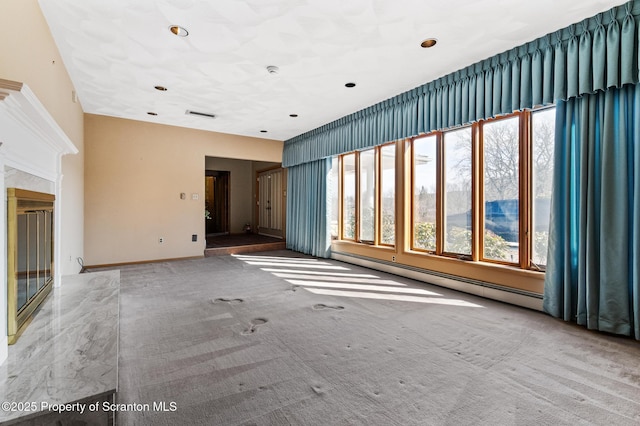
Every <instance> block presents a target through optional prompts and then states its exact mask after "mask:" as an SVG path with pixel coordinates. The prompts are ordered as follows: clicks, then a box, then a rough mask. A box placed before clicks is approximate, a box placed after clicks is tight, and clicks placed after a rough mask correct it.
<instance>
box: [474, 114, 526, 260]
mask: <svg viewBox="0 0 640 426" xmlns="http://www.w3.org/2000/svg"><path fill="white" fill-rule="evenodd" d="M481 130H482V133H481V135H482V139H481V140H482V166H483V167H482V182H483V188H482V191H483V193H482V199H483V200H484V204H483V206H484V217H483V218H482V219H483V230H484V232H483V238H482V240H483V247H482V248H483V251H482V253H483V258H484V259H487V260H497V261H502V262H507V263H516V264H518V263H520V251H519V242H520V219H519V208H518V207H519V200H520V137H519V133H520V132H519V130H520V117H519V116H518V115H516V116H511V117H508V118H503V119H498V120H491V121H487V122H484V123H482V124H481Z"/></svg>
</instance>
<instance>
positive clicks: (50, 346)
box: [0, 271, 120, 424]
mask: <svg viewBox="0 0 640 426" xmlns="http://www.w3.org/2000/svg"><path fill="white" fill-rule="evenodd" d="M119 298H120V272H119V271H106V272H96V273H87V274H79V275H71V276H64V277H63V279H62V285H61V286H60V287H56V288H54V289H53V291H52V292H51V294H50V295H49V297H48V298H47V299H46V300H45V301H44V302H43V303H42V305H41V306H40V308H39V309H38V310H37V311H36V312H35V313H34V315H33V317H32V323H31V325H30V326H29V327H28V328H27V329H26V330H25V331H24V333H23V334H22V336H21V337H20V339H19V340H18V341H17V342H16V344H15V345H13V346H11V347H10V348H9V356H8V359H7V360H6V361H5V363H4V364H3V365H2V366H0V401H8V402H16V403H25V402H28V403H30V404H31V405H30V406H29V407H28V410H24V409H22V410H15V411H12V410H9V411H6V410H4V408H7V407H4V406H3V409H2V410H0V424H11V423H14V421H21V420H26V419H29V418H34V417H38V416H40V415H43V414H50V413H48V411H47V410H46V406H47V404H48V405H49V406H51V405H54V404H66V403H74V402H79V401H87V400H96V399H97V398H106V399H109V398H113V395H114V394H115V392H116V390H117V386H118V330H119V325H118V321H119ZM34 403H35V404H34ZM15 408H24V407H15ZM34 408H35V410H34ZM43 408H44V410H43ZM18 419H19V420H18ZM5 422H6V423H5Z"/></svg>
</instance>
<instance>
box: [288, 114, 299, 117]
mask: <svg viewBox="0 0 640 426" xmlns="http://www.w3.org/2000/svg"><path fill="white" fill-rule="evenodd" d="M297 116H298V114H289V117H297Z"/></svg>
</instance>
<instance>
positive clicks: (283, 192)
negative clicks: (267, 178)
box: [254, 165, 287, 240]
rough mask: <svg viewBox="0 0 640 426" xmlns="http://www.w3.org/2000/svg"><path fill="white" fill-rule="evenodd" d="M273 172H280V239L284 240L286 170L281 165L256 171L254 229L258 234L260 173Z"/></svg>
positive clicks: (285, 229) (285, 225)
mask: <svg viewBox="0 0 640 426" xmlns="http://www.w3.org/2000/svg"><path fill="white" fill-rule="evenodd" d="M275 170H282V237H280V238H282V239H283V240H284V239H285V235H286V232H287V169H285V168H284V167H282V166H281V165H278V166H272V167H267V168H265V169H260V170H256V176H255V179H256V192H255V194H254V198H255V204H254V207H255V215H254V217H255V222H254V223H255V224H256V227H255V228H256V233H257V234H260V175H261V174H262V173H266V172H271V171H275ZM270 236H271V235H270ZM276 238H278V237H276Z"/></svg>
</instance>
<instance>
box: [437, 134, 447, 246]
mask: <svg viewBox="0 0 640 426" xmlns="http://www.w3.org/2000/svg"><path fill="white" fill-rule="evenodd" d="M443 139H444V138H443V137H442V132H438V133H437V135H436V254H442V253H443V251H444V235H445V233H444V229H443V228H444V222H445V220H444V214H445V213H444V194H445V188H444V185H445V182H446V181H445V176H444V174H445V167H444V145H443Z"/></svg>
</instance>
